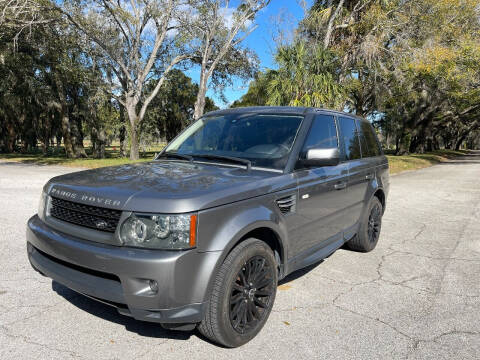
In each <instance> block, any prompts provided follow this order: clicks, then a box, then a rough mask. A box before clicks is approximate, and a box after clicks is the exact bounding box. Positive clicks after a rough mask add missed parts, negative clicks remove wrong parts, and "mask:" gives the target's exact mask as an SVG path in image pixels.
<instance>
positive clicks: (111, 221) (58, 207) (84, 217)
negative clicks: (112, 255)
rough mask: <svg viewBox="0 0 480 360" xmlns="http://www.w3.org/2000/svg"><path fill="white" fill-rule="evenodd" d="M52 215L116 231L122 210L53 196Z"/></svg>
mask: <svg viewBox="0 0 480 360" xmlns="http://www.w3.org/2000/svg"><path fill="white" fill-rule="evenodd" d="M50 215H51V216H53V217H54V218H57V219H59V220H63V221H66V222H69V223H72V224H76V225H80V226H85V227H88V228H92V229H96V230H100V231H106V232H112V233H113V232H115V229H116V228H117V224H118V221H119V220H120V216H121V215H122V212H121V211H120V210H112V209H106V208H101V207H97V206H90V205H84V204H79V203H74V202H71V201H67V200H63V199H59V198H55V197H53V196H52V197H51V206H50Z"/></svg>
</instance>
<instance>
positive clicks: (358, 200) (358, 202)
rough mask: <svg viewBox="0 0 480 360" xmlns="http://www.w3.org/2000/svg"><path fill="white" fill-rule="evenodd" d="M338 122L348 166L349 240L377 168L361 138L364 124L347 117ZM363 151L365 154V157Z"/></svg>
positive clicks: (347, 229) (340, 118)
mask: <svg viewBox="0 0 480 360" xmlns="http://www.w3.org/2000/svg"><path fill="white" fill-rule="evenodd" d="M338 120H339V129H340V134H341V136H340V138H341V143H342V151H343V158H344V160H345V164H347V165H348V182H347V194H348V211H347V225H346V227H345V232H346V233H347V234H346V237H347V238H348V237H349V236H348V233H349V232H350V230H353V229H352V227H354V226H355V225H356V224H357V222H358V221H359V219H360V216H361V213H362V210H363V205H364V202H365V197H366V193H367V189H368V185H369V182H370V181H371V180H372V179H373V178H374V176H375V166H374V164H373V163H372V161H371V159H370V158H369V157H368V156H367V155H368V150H367V149H368V148H367V147H366V145H365V144H366V142H365V138H364V137H361V136H360V129H361V123H362V122H361V121H358V120H356V119H354V118H350V117H346V116H341V117H339V119H338ZM367 125H368V124H367ZM362 142H363V144H364V147H362ZM362 150H363V151H364V152H365V154H364V156H363V157H362Z"/></svg>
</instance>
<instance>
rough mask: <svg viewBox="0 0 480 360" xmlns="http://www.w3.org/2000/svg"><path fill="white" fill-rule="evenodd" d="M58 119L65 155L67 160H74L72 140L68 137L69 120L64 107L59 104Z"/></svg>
mask: <svg viewBox="0 0 480 360" xmlns="http://www.w3.org/2000/svg"><path fill="white" fill-rule="evenodd" d="M60 118H61V123H62V135H63V146H64V147H65V155H66V156H67V158H74V157H75V153H74V152H73V145H72V138H71V136H70V120H69V118H68V109H66V105H64V104H61V112H60Z"/></svg>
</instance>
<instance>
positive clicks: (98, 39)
mask: <svg viewBox="0 0 480 360" xmlns="http://www.w3.org/2000/svg"><path fill="white" fill-rule="evenodd" d="M186 5H188V4H187V1H178V0H156V1H148V0H132V1H125V0H120V1H114V0H86V1H84V2H81V3H80V4H79V3H77V2H76V1H73V0H68V1H64V2H62V3H60V4H59V5H58V6H57V7H56V8H57V9H58V10H59V11H61V13H62V14H64V15H65V16H66V17H67V19H68V20H69V21H70V22H71V23H72V24H73V25H74V26H75V27H76V28H78V29H79V30H80V31H81V32H82V33H83V34H85V35H86V37H87V38H88V39H89V40H90V41H92V42H93V43H94V44H95V45H96V46H97V47H98V48H99V49H100V50H101V51H102V53H103V54H104V57H105V64H106V65H107V66H108V67H109V70H110V71H111V73H112V75H113V77H112V87H115V86H116V85H117V86H119V89H118V90H115V89H114V91H113V93H112V96H114V97H115V98H116V99H117V100H118V102H119V103H121V104H122V106H124V107H125V111H126V113H127V116H128V119H129V127H128V129H129V135H130V158H131V159H132V160H135V159H138V157H139V149H138V134H137V133H138V126H139V124H140V123H141V122H142V120H143V118H144V116H145V112H146V110H147V108H148V106H149V105H150V103H151V102H152V100H153V99H154V98H155V96H156V95H157V93H158V91H159V89H160V88H161V86H162V84H163V82H164V81H165V78H166V76H167V74H168V73H169V71H171V70H172V69H173V68H174V67H175V66H176V65H177V64H179V63H180V62H181V61H183V60H185V59H187V58H188V55H186V54H184V53H183V51H182V50H183V48H182V44H183V41H182V39H183V35H184V34H183V28H181V27H180V26H179V25H178V23H177V22H176V21H175V19H177V18H178V14H179V13H180V12H181V11H182V9H183V8H184V7H185V6H186ZM152 76H155V77H156V78H158V82H157V84H156V86H155V87H154V88H152V89H149V90H150V91H148V92H146V87H145V85H146V83H147V82H148V80H149V79H150V78H151V77H152Z"/></svg>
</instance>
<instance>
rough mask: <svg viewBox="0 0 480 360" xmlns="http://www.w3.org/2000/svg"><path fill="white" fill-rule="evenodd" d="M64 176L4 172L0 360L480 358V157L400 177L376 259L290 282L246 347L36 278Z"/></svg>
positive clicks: (16, 168) (347, 257) (323, 267)
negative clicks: (34, 224)
mask: <svg viewBox="0 0 480 360" xmlns="http://www.w3.org/2000/svg"><path fill="white" fill-rule="evenodd" d="M68 171H71V170H70V169H65V168H56V167H38V166H33V165H19V164H5V163H0V207H1V210H2V211H1V212H0V256H1V257H0V270H1V271H0V359H30V358H31V359H44V358H57V359H70V358H86V359H113V358H118V359H119V358H122V359H123V358H125V359H159V358H161V359H175V360H178V359H185V358H188V359H229V360H231V359H237V358H238V359H268V358H270V359H292V358H295V359H315V358H322V359H323V358H326V359H330V358H338V359H353V358H357V359H390V358H395V359H400V358H412V359H420V358H421V359H452V358H455V359H460V358H464V359H478V357H479V354H480V280H479V276H480V235H479V234H480V153H477V154H476V155H475V156H469V157H465V158H462V159H461V160H456V161H452V162H450V163H448V164H443V165H437V166H434V167H431V168H428V169H424V170H420V171H417V172H412V173H405V174H401V175H399V176H395V177H393V178H392V184H391V193H390V198H389V204H388V209H387V211H386V213H385V217H384V223H383V229H382V235H381V238H380V242H379V245H378V247H377V249H376V250H375V251H373V252H371V253H369V254H359V253H354V252H350V251H347V250H339V251H337V252H336V253H335V254H334V255H333V256H331V257H330V258H329V259H328V260H326V261H324V262H323V263H321V264H319V265H317V266H314V267H312V268H309V269H308V270H307V271H302V272H300V273H295V274H293V275H292V276H290V277H289V278H288V279H287V281H285V282H283V284H282V285H281V286H280V289H279V291H278V295H277V300H276V304H275V306H274V309H273V312H272V314H271V316H270V319H269V321H268V323H267V325H266V326H265V328H264V329H263V330H262V332H261V333H260V334H259V336H258V337H257V338H255V339H254V340H253V341H252V342H250V343H249V344H247V345H245V346H243V347H241V348H239V349H234V350H228V349H223V348H219V347H216V346H214V345H212V344H210V343H207V342H206V341H204V340H202V339H201V338H200V337H199V335H198V334H197V333H196V332H191V333H177V332H168V331H165V330H163V329H161V328H160V327H158V326H156V325H153V324H148V323H141V322H138V321H135V320H132V319H130V318H127V317H123V316H120V315H118V314H117V313H116V311H115V310H114V309H112V308H110V307H108V306H104V305H102V304H98V303H96V302H94V301H91V300H89V299H87V298H84V297H82V296H79V295H76V294H75V293H74V292H72V291H70V290H68V289H66V288H65V287H63V286H61V285H58V284H56V283H53V284H52V282H51V281H50V280H48V279H46V278H43V277H41V276H40V275H38V274H37V273H35V272H34V271H33V270H32V269H31V268H30V266H29V264H28V262H27V258H26V254H25V252H26V251H25V239H24V226H25V223H26V221H27V219H28V217H29V216H30V215H31V214H33V213H34V212H35V210H36V207H37V200H38V197H39V195H40V189H41V186H42V185H43V184H44V183H45V182H46V181H47V179H49V178H50V177H52V176H54V175H57V174H59V173H64V172H68Z"/></svg>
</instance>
